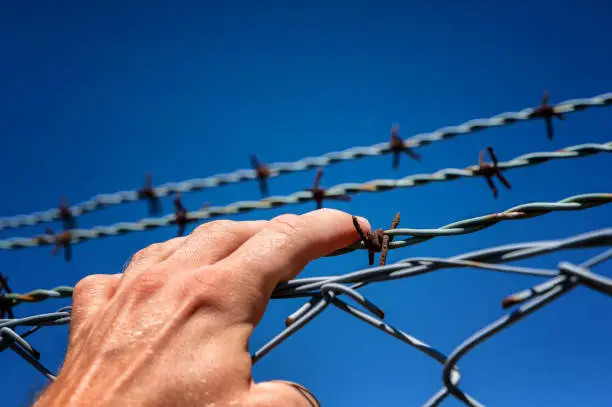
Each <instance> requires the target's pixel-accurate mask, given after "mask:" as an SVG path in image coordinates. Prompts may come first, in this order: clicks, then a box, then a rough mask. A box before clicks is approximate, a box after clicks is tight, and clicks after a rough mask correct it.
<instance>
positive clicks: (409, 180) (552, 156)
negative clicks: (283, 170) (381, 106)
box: [0, 141, 612, 250]
mask: <svg viewBox="0 0 612 407" xmlns="http://www.w3.org/2000/svg"><path fill="white" fill-rule="evenodd" d="M609 152H612V141H610V142H607V143H603V144H596V143H588V144H580V145H575V146H571V147H567V148H564V149H561V150H558V151H553V152H535V153H528V154H524V155H521V156H518V157H516V158H514V159H512V160H509V161H505V162H500V163H499V167H500V168H502V169H504V170H509V169H515V168H522V167H526V166H533V165H537V164H541V163H544V162H548V161H551V160H559V159H569V158H578V157H585V156H589V155H593V154H598V153H609ZM477 169H478V166H477V165H472V166H469V167H467V168H465V169H458V168H446V169H442V170H438V171H436V172H434V173H432V174H414V175H409V176H407V177H404V178H400V179H386V180H385V179H378V180H372V181H368V182H365V183H345V184H339V185H336V186H333V187H331V188H329V189H327V190H326V192H325V196H326V197H328V198H333V197H337V196H341V195H350V194H357V193H359V192H382V191H388V190H391V189H395V188H410V187H416V186H419V185H425V184H428V183H431V182H440V181H450V180H455V179H459V178H469V177H476V176H480V175H478V174H477V173H476V171H477ZM604 195H605V196H608V194H604ZM594 199H597V198H594ZM600 199H601V198H600ZM603 199H607V198H603ZM312 200H314V196H313V193H312V192H311V191H299V192H295V193H293V194H291V195H287V196H276V197H270V198H266V199H262V200H259V201H240V202H234V203H232V204H229V205H226V206H219V207H209V208H207V209H203V210H200V211H194V212H189V213H188V215H187V217H188V219H189V221H190V222H194V221H197V220H206V219H211V218H216V217H219V216H224V215H232V214H238V213H245V212H250V211H253V210H258V209H271V208H277V207H281V206H286V205H292V204H298V203H303V202H308V201H312ZM491 220H492V219H488V220H483V221H482V222H483V223H488V222H489V221H491ZM175 223H176V216H175V215H174V214H169V215H166V216H163V217H159V218H145V219H141V220H139V221H136V222H121V223H116V224H113V225H110V226H96V227H93V228H91V229H72V230H71V231H70V233H71V238H72V239H71V243H72V244H77V243H80V242H83V241H86V240H91V239H97V238H102V237H108V236H116V235H122V234H126V233H131V232H141V231H146V230H152V229H156V228H159V227H164V226H170V225H172V224H175ZM402 230H405V229H402ZM473 231H475V230H473ZM391 233H393V234H394V233H396V232H390V234H391ZM444 233H453V232H452V231H445V232H444ZM459 234H460V233H459ZM54 243H55V238H54V236H52V235H41V236H38V237H34V238H22V237H15V238H9V239H5V240H0V250H15V249H23V248H29V247H37V246H43V245H49V244H54ZM400 243H401V242H399V241H398V242H392V243H391V246H392V247H394V248H395V247H397V246H398V244H400ZM413 244H414V243H413Z"/></svg>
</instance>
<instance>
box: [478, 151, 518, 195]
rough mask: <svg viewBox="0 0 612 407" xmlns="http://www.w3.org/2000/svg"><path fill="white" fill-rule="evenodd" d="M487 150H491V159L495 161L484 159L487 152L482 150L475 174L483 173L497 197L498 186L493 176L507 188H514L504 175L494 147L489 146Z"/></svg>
mask: <svg viewBox="0 0 612 407" xmlns="http://www.w3.org/2000/svg"><path fill="white" fill-rule="evenodd" d="M487 151H488V152H489V156H490V157H491V161H493V163H492V164H491V163H488V162H486V161H485V160H484V155H485V152H484V151H481V152H480V155H479V156H478V168H477V169H476V170H475V171H474V174H475V175H482V176H483V177H485V179H486V180H487V185H489V189H491V192H493V197H494V198H495V199H497V195H498V192H497V187H496V186H495V184H494V183H493V177H497V178H499V180H500V181H501V183H502V184H504V186H505V187H506V188H507V189H512V186H511V185H510V182H508V180H507V179H506V178H505V177H504V176H503V174H502V172H501V169H500V168H499V167H498V162H497V157H496V156H495V152H494V151H493V148H491V147H487Z"/></svg>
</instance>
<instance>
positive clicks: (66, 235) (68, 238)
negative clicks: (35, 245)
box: [39, 228, 72, 262]
mask: <svg viewBox="0 0 612 407" xmlns="http://www.w3.org/2000/svg"><path fill="white" fill-rule="evenodd" d="M45 231H46V232H47V234H48V235H49V236H51V237H52V238H53V244H54V245H55V247H54V248H53V250H52V251H51V255H52V256H57V254H58V253H59V251H60V250H61V249H64V260H66V262H70V260H72V233H70V231H68V230H65V231H63V232H61V233H57V234H56V233H55V232H54V231H53V230H52V229H50V228H46V229H45ZM39 239H40V240H42V241H44V242H45V243H46V242H48V241H47V239H46V237H44V236H43V237H39Z"/></svg>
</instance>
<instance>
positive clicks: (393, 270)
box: [0, 228, 612, 322]
mask: <svg viewBox="0 0 612 407" xmlns="http://www.w3.org/2000/svg"><path fill="white" fill-rule="evenodd" d="M601 246H612V228H605V229H601V230H596V231H592V232H588V233H583V234H579V235H575V236H572V237H569V238H564V239H557V240H542V241H536V242H525V243H517V244H511V245H504V246H497V247H493V248H488V249H484V250H478V251H473V252H469V253H466V254H462V255H459V256H455V257H451V258H449V259H438V258H418V257H413V258H409V259H405V260H401V261H399V262H397V263H396V264H392V265H388V266H383V267H374V268H369V269H366V270H362V271H357V272H352V273H348V274H345V275H343V276H335V277H331V276H327V277H308V278H298V279H294V280H291V281H288V282H283V283H280V284H279V285H278V286H277V287H276V289H275V291H274V293H273V295H272V298H275V299H276V298H279V299H280V298H297V297H302V296H304V295H313V292H314V291H317V290H320V289H321V287H322V286H323V285H325V284H332V283H343V284H346V283H356V282H366V281H367V282H374V281H391V280H395V279H398V278H405V277H406V276H408V275H415V274H416V273H419V274H421V273H423V272H430V271H434V270H441V269H445V268H450V267H457V268H460V267H472V268H484V269H488V270H493V271H502V272H511V273H518V274H529V275H540V276H551V275H553V276H554V275H556V273H551V272H550V271H548V270H543V271H542V270H537V269H528V268H524V267H501V266H498V265H496V264H497V263H502V262H509V261H516V260H522V259H526V258H531V257H534V256H539V255H543V254H548V253H552V252H557V251H560V250H567V249H584V248H592V247H601ZM402 270H404V272H402ZM424 270H427V271H424ZM73 289H74V287H71V286H59V287H55V288H51V289H42V288H39V289H35V290H32V291H29V292H26V293H4V294H2V293H0V299H5V300H6V301H10V306H15V305H18V304H21V303H23V302H41V301H45V300H48V299H61V298H70V297H72V293H73ZM2 321H3V320H1V319H0V322H2Z"/></svg>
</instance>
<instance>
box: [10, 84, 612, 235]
mask: <svg viewBox="0 0 612 407" xmlns="http://www.w3.org/2000/svg"><path fill="white" fill-rule="evenodd" d="M610 104H612V93H603V94H600V95H597V96H594V97H591V98H582V99H570V100H566V101H564V102H561V103H558V104H556V105H551V107H552V111H553V112H554V113H562V114H564V113H571V112H577V111H582V110H585V109H587V108H592V107H603V106H608V105H610ZM536 110H537V109H536V108H526V109H523V110H521V111H518V112H506V113H501V114H498V115H496V116H493V117H490V118H488V119H474V120H470V121H467V122H465V123H463V124H460V125H458V126H450V127H443V128H441V129H438V130H436V131H434V132H431V133H420V134H417V135H414V136H412V137H410V138H407V139H405V140H404V143H405V145H406V147H408V148H413V147H420V146H426V145H429V144H432V143H434V142H438V141H443V140H447V139H451V138H454V137H456V136H458V135H462V134H469V133H473V132H476V131H478V130H482V129H485V128H489V127H499V126H504V125H508V124H511V123H515V122H519V121H525V120H531V119H535V118H538V117H539V116H537V115H534V113H535V112H536ZM390 151H391V146H390V143H389V142H384V143H378V144H374V145H371V146H369V147H353V148H349V149H347V150H344V151H334V152H329V153H326V154H323V155H321V156H319V157H307V158H303V159H301V160H298V161H294V162H277V163H274V164H270V165H269V166H267V167H268V168H267V170H268V171H267V172H268V174H267V177H276V176H278V175H281V174H285V173H289V172H297V171H304V170H308V169H311V168H314V167H323V166H326V165H330V164H334V163H338V162H341V161H349V160H355V159H360V158H363V157H368V156H378V155H382V154H387V153H389V152H390ZM254 179H257V172H256V171H255V170H247V169H241V170H236V171H233V172H231V173H227V174H217V175H213V176H210V177H207V178H199V179H191V180H186V181H182V182H170V183H166V184H163V185H160V186H158V187H155V188H152V191H151V192H152V194H153V195H154V196H156V197H164V196H168V195H171V194H174V193H177V192H180V193H183V192H190V191H199V190H202V189H205V188H212V187H216V186H220V185H225V184H230V183H236V182H241V181H246V180H254ZM142 198H143V197H142V195H141V194H139V192H138V191H137V190H126V191H119V192H115V193H108V194H99V195H96V196H94V197H92V198H91V199H89V200H87V201H83V202H80V203H77V204H75V205H73V206H71V207H70V208H69V210H70V213H71V214H72V216H74V217H77V216H80V215H83V214H85V213H88V212H92V211H95V210H98V209H102V208H105V207H108V206H111V205H118V204H122V203H127V202H134V201H137V200H140V199H142ZM58 219H61V213H60V210H59V209H58V208H52V209H48V210H45V211H40V212H33V213H30V214H23V215H16V216H11V217H5V218H0V230H2V229H9V228H18V227H23V226H34V225H37V224H40V223H44V222H51V221H54V220H58Z"/></svg>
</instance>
